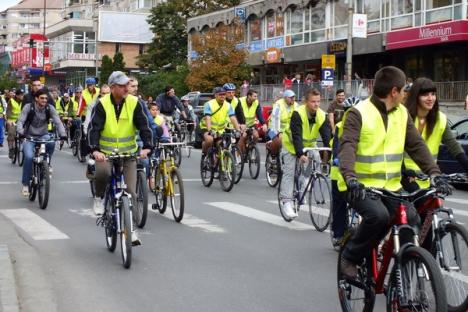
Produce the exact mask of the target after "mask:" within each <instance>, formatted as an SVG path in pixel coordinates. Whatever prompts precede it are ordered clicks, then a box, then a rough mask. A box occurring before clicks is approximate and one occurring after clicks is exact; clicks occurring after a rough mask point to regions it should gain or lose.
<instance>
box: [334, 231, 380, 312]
mask: <svg viewBox="0 0 468 312" xmlns="http://www.w3.org/2000/svg"><path fill="white" fill-rule="evenodd" d="M348 240H349V237H348V238H347V239H346V240H345V241H344V243H343V247H342V248H341V249H340V252H339V254H338V267H337V286H338V299H339V300H340V305H341V309H342V311H344V312H358V311H359V312H361V311H363V312H371V311H373V309H374V304H375V290H374V288H373V286H372V285H373V283H372V278H371V276H370V275H371V274H372V273H371V270H370V268H369V265H368V259H365V260H364V263H363V264H362V265H361V266H360V267H359V270H358V276H357V278H356V279H355V280H352V281H351V280H348V279H347V278H345V277H344V276H343V274H342V273H341V258H342V257H343V250H344V246H345V245H346V244H347V243H348Z"/></svg>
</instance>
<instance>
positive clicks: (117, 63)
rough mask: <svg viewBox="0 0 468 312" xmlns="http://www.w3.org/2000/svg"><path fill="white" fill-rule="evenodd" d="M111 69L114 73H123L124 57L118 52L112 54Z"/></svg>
mask: <svg viewBox="0 0 468 312" xmlns="http://www.w3.org/2000/svg"><path fill="white" fill-rule="evenodd" d="M112 69H113V70H114V71H117V70H120V71H124V70H125V62H124V57H123V54H122V53H120V52H117V53H115V54H114V60H113V61H112Z"/></svg>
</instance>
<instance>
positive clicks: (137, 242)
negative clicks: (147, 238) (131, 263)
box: [132, 231, 141, 246]
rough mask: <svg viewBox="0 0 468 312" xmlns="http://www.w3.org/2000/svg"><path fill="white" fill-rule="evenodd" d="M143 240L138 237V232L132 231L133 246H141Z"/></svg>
mask: <svg viewBox="0 0 468 312" xmlns="http://www.w3.org/2000/svg"><path fill="white" fill-rule="evenodd" d="M140 245H141V240H140V239H139V238H138V235H137V232H136V231H133V232H132V246H140Z"/></svg>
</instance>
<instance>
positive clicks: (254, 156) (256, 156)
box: [233, 127, 260, 184]
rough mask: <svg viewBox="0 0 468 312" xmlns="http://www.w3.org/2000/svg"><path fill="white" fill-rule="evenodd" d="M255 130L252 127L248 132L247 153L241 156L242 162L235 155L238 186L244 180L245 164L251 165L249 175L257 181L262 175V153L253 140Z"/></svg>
mask: <svg viewBox="0 0 468 312" xmlns="http://www.w3.org/2000/svg"><path fill="white" fill-rule="evenodd" d="M253 129H254V127H250V128H247V130H246V133H247V142H246V144H245V151H244V153H242V154H241V161H240V162H238V161H237V160H238V157H237V154H233V156H234V158H235V160H236V180H235V183H236V184H237V183H239V181H240V179H241V178H242V173H243V172H244V164H245V163H249V174H250V177H251V178H252V179H254V180H255V179H257V178H258V175H259V174H260V151H259V150H258V147H257V143H256V142H255V141H254V139H253ZM239 151H240V149H239ZM236 153H238V152H236Z"/></svg>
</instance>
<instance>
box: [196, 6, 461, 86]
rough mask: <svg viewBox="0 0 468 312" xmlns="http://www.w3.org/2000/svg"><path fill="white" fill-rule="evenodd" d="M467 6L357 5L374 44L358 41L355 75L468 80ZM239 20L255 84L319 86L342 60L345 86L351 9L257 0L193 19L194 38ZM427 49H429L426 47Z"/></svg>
mask: <svg viewBox="0 0 468 312" xmlns="http://www.w3.org/2000/svg"><path fill="white" fill-rule="evenodd" d="M467 2H468V0H353V3H352V5H353V10H354V13H364V14H367V38H354V39H353V73H356V74H358V75H359V76H360V77H361V78H372V77H373V75H374V73H375V72H376V71H377V70H378V69H379V68H380V67H382V66H385V65H396V66H398V67H400V68H402V69H403V70H405V72H406V73H407V75H408V76H410V77H418V76H427V77H431V78H432V79H434V80H435V81H459V80H468V60H467V59H466V57H465V56H466V55H467V53H468V20H467V16H468V5H467ZM235 18H239V19H240V20H241V21H242V22H243V25H244V42H240V43H239V46H240V47H244V48H246V49H248V52H249V56H248V63H249V64H250V65H252V66H253V69H254V81H253V82H252V83H253V84H278V83H281V81H282V79H283V76H284V75H285V74H286V75H289V77H291V76H294V75H295V74H296V73H299V74H301V75H302V79H304V77H305V76H306V75H309V74H310V76H309V77H313V79H314V80H318V79H320V75H321V56H322V55H323V54H335V55H336V67H335V77H336V78H337V79H343V78H344V75H345V61H346V48H347V32H348V4H347V2H345V1H328V0H311V1H303V0H302V1H300V0H250V1H242V2H241V4H240V5H239V6H237V7H236V8H230V9H225V10H221V11H217V12H213V13H211V14H206V15H202V16H198V17H195V18H191V19H189V20H188V25H187V29H188V32H189V46H188V50H189V54H188V58H189V59H190V58H192V57H196V53H194V52H193V51H192V47H191V44H190V37H191V36H192V35H194V34H200V33H202V34H203V32H204V31H206V30H208V29H212V28H216V27H217V26H218V25H220V24H225V25H227V24H231V23H232V22H233V20H234V19H235ZM422 46H424V47H425V48H424V49H421V47H422Z"/></svg>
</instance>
